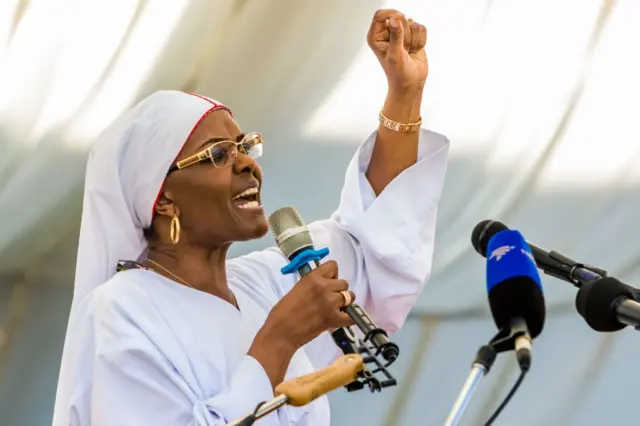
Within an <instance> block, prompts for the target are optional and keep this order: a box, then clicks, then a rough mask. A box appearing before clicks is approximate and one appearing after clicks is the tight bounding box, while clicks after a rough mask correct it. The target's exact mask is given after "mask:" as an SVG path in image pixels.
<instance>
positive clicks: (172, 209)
mask: <svg viewBox="0 0 640 426" xmlns="http://www.w3.org/2000/svg"><path fill="white" fill-rule="evenodd" d="M156 215H158V216H166V217H169V218H172V217H173V216H180V209H179V208H178V206H177V205H176V204H175V203H174V202H173V196H172V194H171V192H169V191H163V192H162V194H160V198H159V199H158V202H157V203H156Z"/></svg>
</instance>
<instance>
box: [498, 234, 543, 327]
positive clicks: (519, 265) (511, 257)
mask: <svg viewBox="0 0 640 426" xmlns="http://www.w3.org/2000/svg"><path fill="white" fill-rule="evenodd" d="M497 223H498V224H500V223H499V222H497ZM500 225H502V224H500ZM502 226H504V225H502ZM488 229H494V228H492V227H491V225H490V226H489V228H488ZM487 252H488V253H489V254H488V255H487V292H488V293H489V305H490V306H491V315H492V316H493V320H494V322H495V323H496V326H497V327H498V328H499V329H502V328H504V327H508V326H509V325H510V323H511V320H513V319H514V318H522V319H524V320H525V321H526V323H527V328H528V329H529V334H530V335H531V338H535V337H536V336H538V335H539V334H540V332H542V328H543V327H544V321H545V315H546V309H545V305H544V296H543V294H542V284H541V282H540V274H539V273H538V269H537V267H536V263H535V261H534V258H533V254H532V253H531V248H530V247H529V245H528V244H527V242H526V241H525V239H524V237H523V236H522V234H521V233H520V232H518V231H515V230H509V229H507V230H502V231H499V232H497V233H495V234H494V235H493V236H492V237H491V239H490V240H489V244H488V245H487Z"/></svg>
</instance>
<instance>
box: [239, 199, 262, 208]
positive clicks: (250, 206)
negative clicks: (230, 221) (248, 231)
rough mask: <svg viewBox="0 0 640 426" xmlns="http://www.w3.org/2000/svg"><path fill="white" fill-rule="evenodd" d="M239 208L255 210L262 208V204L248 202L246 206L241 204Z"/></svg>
mask: <svg viewBox="0 0 640 426" xmlns="http://www.w3.org/2000/svg"><path fill="white" fill-rule="evenodd" d="M238 207H239V208H241V209H254V208H256V207H260V204H259V203H258V202H257V201H248V202H246V203H244V204H240V205H239V206H238Z"/></svg>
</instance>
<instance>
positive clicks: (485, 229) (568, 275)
mask: <svg viewBox="0 0 640 426" xmlns="http://www.w3.org/2000/svg"><path fill="white" fill-rule="evenodd" d="M508 229H509V228H508V227H507V226H506V225H505V224H503V223H502V222H498V221H496V220H483V221H482V222H480V223H478V224H477V225H476V227H475V228H473V232H472V233H471V244H472V245H473V248H474V249H475V250H476V251H477V252H478V253H479V254H480V255H481V256H483V257H486V256H487V245H488V244H489V241H490V240H491V237H493V236H494V235H496V234H497V233H499V232H501V231H504V230H508ZM527 244H528V245H529V247H530V248H531V253H532V254H533V258H534V260H535V263H536V264H537V266H538V268H540V269H541V270H542V272H544V273H545V274H547V275H551V276H552V277H555V278H558V279H560V280H563V281H567V282H569V283H571V284H573V285H574V286H576V287H580V286H581V285H582V284H584V283H585V282H589V281H595V280H597V279H600V278H602V277H606V276H607V271H605V270H604V269H600V268H596V267H594V266H590V265H585V264H583V263H579V262H576V261H575V260H573V259H570V258H569V257H567V256H565V255H563V254H560V253H558V252H556V251H553V250H552V251H547V250H545V249H543V248H541V247H539V246H537V245H535V244H533V243H531V242H527ZM632 291H633V290H632Z"/></svg>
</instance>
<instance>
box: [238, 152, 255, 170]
mask: <svg viewBox="0 0 640 426" xmlns="http://www.w3.org/2000/svg"><path fill="white" fill-rule="evenodd" d="M257 168H258V163H257V162H256V160H255V159H253V158H251V157H250V156H248V155H247V154H243V153H242V152H240V151H238V155H237V157H236V161H235V162H234V163H233V172H234V173H236V174H241V173H249V174H254V172H255V171H256V169H257Z"/></svg>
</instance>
